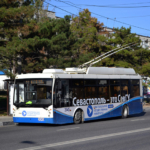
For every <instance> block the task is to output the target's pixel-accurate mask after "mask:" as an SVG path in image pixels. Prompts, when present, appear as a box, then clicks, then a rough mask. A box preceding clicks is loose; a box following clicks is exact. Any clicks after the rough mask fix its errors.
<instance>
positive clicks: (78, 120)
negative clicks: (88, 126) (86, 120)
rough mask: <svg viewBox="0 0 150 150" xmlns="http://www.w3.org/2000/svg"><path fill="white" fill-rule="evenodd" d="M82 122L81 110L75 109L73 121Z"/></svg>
mask: <svg viewBox="0 0 150 150" xmlns="http://www.w3.org/2000/svg"><path fill="white" fill-rule="evenodd" d="M81 122H82V111H81V110H77V111H76V112H75V115H74V123H75V124H79V123H81Z"/></svg>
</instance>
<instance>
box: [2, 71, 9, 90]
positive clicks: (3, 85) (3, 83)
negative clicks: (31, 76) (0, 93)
mask: <svg viewBox="0 0 150 150" xmlns="http://www.w3.org/2000/svg"><path fill="white" fill-rule="evenodd" d="M6 79H9V78H8V77H7V76H6V75H5V73H4V72H2V71H0V90H6V89H7V82H6V81H4V80H6Z"/></svg>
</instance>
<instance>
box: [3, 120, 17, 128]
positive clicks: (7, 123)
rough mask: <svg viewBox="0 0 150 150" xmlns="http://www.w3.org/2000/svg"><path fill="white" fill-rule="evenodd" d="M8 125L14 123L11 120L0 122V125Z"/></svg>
mask: <svg viewBox="0 0 150 150" xmlns="http://www.w3.org/2000/svg"><path fill="white" fill-rule="evenodd" d="M8 125H15V123H14V122H13V121H7V122H0V127H3V126H8Z"/></svg>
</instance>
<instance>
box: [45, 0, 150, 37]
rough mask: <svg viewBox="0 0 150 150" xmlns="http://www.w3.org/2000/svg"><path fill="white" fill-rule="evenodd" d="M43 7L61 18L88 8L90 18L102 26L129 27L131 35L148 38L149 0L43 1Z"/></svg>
mask: <svg viewBox="0 0 150 150" xmlns="http://www.w3.org/2000/svg"><path fill="white" fill-rule="evenodd" d="M48 3H49V4H48ZM45 5H48V10H49V11H54V12H55V13H56V16H57V17H62V18H63V17H64V16H65V15H71V14H74V15H79V11H82V10H83V9H86V8H88V9H89V11H90V12H91V16H92V17H96V18H97V19H98V21H99V22H103V23H104V26H107V27H110V28H113V27H115V28H120V27H122V26H123V27H126V28H128V27H130V26H131V32H132V33H136V34H139V35H143V36H149V37H150V0H149V1H148V0H126V1H123V0H45ZM89 5H92V6H89ZM93 5H94V6H93ZM97 6H100V7H97Z"/></svg>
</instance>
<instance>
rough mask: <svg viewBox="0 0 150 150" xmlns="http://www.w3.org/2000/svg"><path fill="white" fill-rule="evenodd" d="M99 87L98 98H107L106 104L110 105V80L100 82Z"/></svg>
mask: <svg viewBox="0 0 150 150" xmlns="http://www.w3.org/2000/svg"><path fill="white" fill-rule="evenodd" d="M98 86H99V87H98V98H105V99H106V103H110V99H109V80H98Z"/></svg>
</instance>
